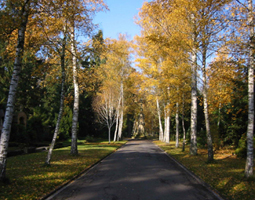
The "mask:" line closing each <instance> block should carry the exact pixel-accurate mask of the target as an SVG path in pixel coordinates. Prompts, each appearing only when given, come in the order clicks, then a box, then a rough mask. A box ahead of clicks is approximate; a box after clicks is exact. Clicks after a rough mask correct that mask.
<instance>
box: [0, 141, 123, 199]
mask: <svg viewBox="0 0 255 200" xmlns="http://www.w3.org/2000/svg"><path fill="white" fill-rule="evenodd" d="M124 143H125V141H121V142H117V143H111V144H108V143H107V142H100V143H79V144H80V145H78V151H79V155H78V156H72V155H70V147H64V148H60V149H56V150H54V152H53V156H52V161H51V166H48V167H47V166H44V162H45V159H46V155H47V152H40V153H33V154H28V155H21V156H15V157H10V158H8V159H7V176H8V178H9V179H10V183H9V184H8V185H3V184H2V183H0V199H8V200H11V199H29V200H30V199H40V198H41V197H43V196H44V195H46V194H48V193H49V192H51V191H53V190H54V189H55V188H57V187H59V186H60V185H62V184H64V183H66V182H67V181H69V180H70V179H71V178H73V177H74V176H76V175H78V174H80V173H81V172H82V171H84V170H85V169H87V168H89V167H90V166H91V165H93V164H95V163H96V162H98V161H99V160H101V159H102V158H104V157H106V156H107V155H109V154H110V153H112V152H113V151H115V150H116V149H117V148H118V147H120V146H122V145H123V144H124Z"/></svg>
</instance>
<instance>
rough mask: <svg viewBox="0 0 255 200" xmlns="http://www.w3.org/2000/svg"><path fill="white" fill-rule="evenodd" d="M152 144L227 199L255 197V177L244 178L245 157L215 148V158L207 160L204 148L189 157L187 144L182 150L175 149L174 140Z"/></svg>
mask: <svg viewBox="0 0 255 200" xmlns="http://www.w3.org/2000/svg"><path fill="white" fill-rule="evenodd" d="M154 143H155V144H157V145H158V146H160V147H161V148H162V149H163V150H164V151H166V152H167V153H168V154H170V155H171V156H173V157H174V158H175V159H176V160H178V161H179V162H180V163H181V164H183V165H184V166H185V167H186V168H187V169H189V170H190V171H192V172H193V173H194V174H196V175H197V176H198V177H200V178H201V179H202V180H204V181H205V182H206V183H208V184H209V185H210V186H211V187H212V188H215V189H216V190H217V191H219V192H220V195H221V196H222V197H224V198H226V199H229V200H252V199H255V189H254V188H255V179H254V178H251V179H250V180H247V179H245V178H244V166H245V159H241V158H237V157H236V156H235V155H233V153H234V150H231V149H223V150H219V151H216V152H215V155H214V157H215V161H214V162H212V163H207V151H206V150H204V149H199V150H198V155H197V156H191V155H189V146H187V147H186V150H185V152H182V149H181V148H175V143H174V142H171V143H170V144H165V143H163V142H160V141H154ZM254 170H255V169H254Z"/></svg>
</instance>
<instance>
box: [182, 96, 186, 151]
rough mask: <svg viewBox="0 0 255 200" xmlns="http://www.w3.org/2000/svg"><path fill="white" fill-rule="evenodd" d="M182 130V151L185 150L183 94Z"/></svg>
mask: <svg viewBox="0 0 255 200" xmlns="http://www.w3.org/2000/svg"><path fill="white" fill-rule="evenodd" d="M182 131H183V141H182V151H185V142H186V130H185V124H184V95H183V100H182Z"/></svg>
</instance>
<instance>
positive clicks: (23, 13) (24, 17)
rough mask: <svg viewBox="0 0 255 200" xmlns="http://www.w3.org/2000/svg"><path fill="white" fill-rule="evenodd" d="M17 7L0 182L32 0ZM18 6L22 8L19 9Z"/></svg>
mask: <svg viewBox="0 0 255 200" xmlns="http://www.w3.org/2000/svg"><path fill="white" fill-rule="evenodd" d="M16 3H17V5H15V6H17V7H15V9H17V10H19V11H18V12H19V13H18V16H19V18H20V21H19V27H18V38H17V46H16V57H15V61H14V69H13V74H12V79H11V83H10V89H9V95H8V100H7V107H6V112H5V118H4V123H3V129H2V133H1V139H0V180H1V181H4V180H5V179H6V162H7V149H8V144H9V138H10V131H11V124H12V119H13V114H14V104H15V96H16V92H17V87H18V82H19V79H20V71H21V67H22V57H23V52H24V42H25V33H26V27H27V23H28V18H29V14H30V11H31V10H30V5H31V1H30V0H25V1H20V2H16ZM18 5H19V6H20V7H18Z"/></svg>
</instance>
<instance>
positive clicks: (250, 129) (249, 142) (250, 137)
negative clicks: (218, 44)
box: [245, 0, 254, 177]
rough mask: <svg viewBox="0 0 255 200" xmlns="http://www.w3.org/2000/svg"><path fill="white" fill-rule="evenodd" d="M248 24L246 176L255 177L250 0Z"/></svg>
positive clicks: (252, 34)
mask: <svg viewBox="0 0 255 200" xmlns="http://www.w3.org/2000/svg"><path fill="white" fill-rule="evenodd" d="M248 9H249V10H248V12H249V13H248V22H249V34H250V40H249V47H250V49H249V66H248V126H247V158H246V164H245V176H246V177H251V176H252V175H253V165H254V163H253V162H254V161H253V160H254V156H253V154H254V152H253V145H254V144H253V132H254V17H253V5H252V0H248Z"/></svg>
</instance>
